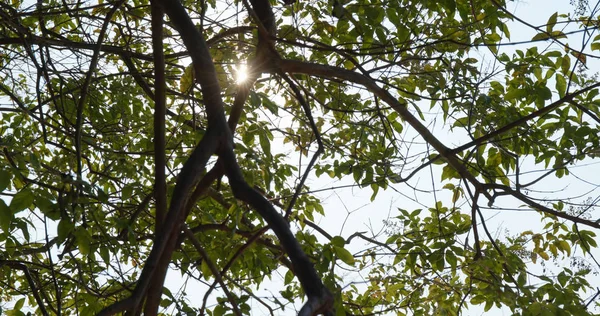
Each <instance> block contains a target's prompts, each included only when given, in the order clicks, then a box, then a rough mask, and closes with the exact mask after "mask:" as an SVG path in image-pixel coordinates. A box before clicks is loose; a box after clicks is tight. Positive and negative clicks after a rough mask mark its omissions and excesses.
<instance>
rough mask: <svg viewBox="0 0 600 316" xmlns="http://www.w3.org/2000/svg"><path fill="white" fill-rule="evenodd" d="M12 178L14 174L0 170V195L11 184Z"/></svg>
mask: <svg viewBox="0 0 600 316" xmlns="http://www.w3.org/2000/svg"><path fill="white" fill-rule="evenodd" d="M11 178H12V174H11V173H10V172H8V171H6V170H0V193H1V192H4V190H6V188H8V185H9V184H10V180H11Z"/></svg>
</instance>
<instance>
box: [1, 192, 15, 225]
mask: <svg viewBox="0 0 600 316" xmlns="http://www.w3.org/2000/svg"><path fill="white" fill-rule="evenodd" d="M13 217H14V215H13V212H12V211H11V210H10V208H9V207H8V206H7V205H6V203H5V202H4V200H2V199H0V228H1V229H2V230H3V231H4V232H6V233H8V232H10V223H11V222H12V220H13Z"/></svg>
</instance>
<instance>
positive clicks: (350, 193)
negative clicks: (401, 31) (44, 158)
mask: <svg viewBox="0 0 600 316" xmlns="http://www.w3.org/2000/svg"><path fill="white" fill-rule="evenodd" d="M510 8H511V11H512V12H514V13H515V14H516V15H517V16H519V17H521V18H522V19H523V20H525V21H527V22H528V23H531V24H533V25H543V24H545V23H546V21H547V19H548V17H549V16H550V15H552V14H553V13H554V12H556V11H560V12H573V11H574V7H573V6H571V5H570V4H569V3H568V1H558V0H546V1H544V0H529V1H517V2H511V4H510ZM509 29H510V31H511V34H512V35H511V42H521V41H528V40H530V39H531V38H532V37H533V35H535V32H533V31H531V30H530V29H529V28H528V27H526V26H523V25H521V24H520V23H519V22H513V23H511V24H509ZM550 44H551V43H549V42H540V43H539V45H540V48H546V47H549V49H559V47H558V46H555V45H550ZM569 45H570V46H571V47H573V48H575V49H577V48H580V47H581V42H580V41H577V40H575V39H570V40H569ZM525 47H528V46H527V45H523V47H520V46H503V47H502V48H501V50H502V51H504V52H506V53H507V54H511V53H512V52H513V51H514V50H515V49H525ZM472 54H475V55H477V57H478V58H483V59H484V60H489V61H492V60H493V58H492V57H491V56H490V55H489V53H487V52H486V51H485V50H480V51H474V52H472ZM599 65H600V63H599V62H598V61H597V60H593V59H589V60H588V68H590V71H592V72H594V69H600V67H598V66H599ZM425 108H428V106H427V107H425ZM440 113H441V112H440V111H439V109H436V108H434V109H432V110H430V111H428V112H425V113H424V114H425V116H426V120H427V121H428V122H430V125H429V128H430V130H432V131H434V134H435V135H436V136H438V137H439V138H440V140H441V141H443V142H448V143H449V144H454V145H457V146H458V145H460V144H463V143H465V142H467V141H468V139H466V138H465V139H449V137H447V136H450V133H447V132H446V131H445V130H444V126H443V124H442V122H441V120H440ZM415 136H416V135H415V134H414V131H411V130H410V129H408V128H407V129H406V135H405V138H406V139H411V138H413V137H415ZM452 137H456V134H454V133H453V134H452ZM412 150H415V151H418V150H419V149H418V148H416V149H415V148H413V149H412ZM290 158H291V159H295V158H294V157H293V156H290ZM580 165H581V167H577V168H574V169H572V174H571V176H569V177H568V178H567V179H565V178H563V179H560V180H559V179H552V178H550V179H548V180H546V181H544V182H543V183H540V184H539V185H538V186H537V187H536V188H537V189H538V190H539V191H540V192H544V191H545V192H547V193H546V194H547V195H548V196H553V197H554V196H564V197H572V196H581V197H580V198H579V199H577V200H574V202H582V200H583V199H585V198H587V197H591V198H593V199H596V198H598V197H599V196H600V194H599V191H598V185H597V184H596V183H597V175H598V174H600V167H599V165H598V162H597V161H593V160H590V161H589V162H586V163H585V164H580ZM523 168H524V169H527V168H529V169H532V172H531V173H529V174H528V175H526V176H525V179H522V180H523V181H526V178H527V177H530V178H532V179H533V178H534V177H536V176H539V173H540V172H543V171H539V170H537V169H535V167H533V166H532V165H531V163H530V162H525V163H524V164H523ZM440 175H441V170H439V169H437V168H436V167H435V166H434V167H432V169H430V170H424V171H422V172H421V173H420V174H419V175H418V176H417V177H415V178H414V179H413V180H412V181H411V184H412V185H414V186H418V187H419V188H420V189H422V190H432V189H436V190H439V189H440V186H441V185H440V184H439V183H436V182H437V181H439V180H440V179H441V177H440ZM352 183H353V181H352V179H351V178H350V179H342V180H335V179H330V178H328V177H326V176H322V177H320V178H316V177H314V176H313V177H311V178H310V179H309V181H308V183H307V184H308V186H309V187H310V188H311V189H312V190H323V191H321V192H319V193H317V196H318V197H320V198H321V200H322V202H323V206H324V208H325V212H326V214H325V216H322V217H320V218H318V219H317V220H316V222H317V223H318V224H319V226H321V227H322V228H324V229H325V230H326V231H328V232H329V233H332V234H337V235H340V236H342V237H346V238H347V237H348V236H349V235H351V234H352V233H354V232H357V231H360V232H365V233H366V234H367V235H372V237H374V238H378V239H379V240H380V241H385V239H386V238H387V236H385V234H383V233H384V231H385V230H386V225H385V223H386V222H387V221H389V220H390V219H391V218H393V217H394V216H396V215H397V208H403V209H407V210H414V209H418V208H424V205H426V206H430V205H431V199H432V196H431V194H430V193H424V192H423V193H420V192H415V191H414V190H408V188H407V187H406V186H404V185H403V186H397V188H396V189H397V191H394V190H391V189H389V190H387V191H380V192H379V194H378V196H377V198H376V200H375V201H373V202H371V201H370V197H371V193H372V192H371V190H370V189H368V188H367V189H365V190H363V189H360V188H358V187H347V188H342V189H339V188H338V187H340V186H344V185H350V184H352ZM557 184H558V186H557ZM332 188H336V189H335V190H332ZM582 193H584V194H582ZM437 198H438V199H440V200H445V201H449V200H450V195H449V193H447V192H444V191H441V192H440V191H438V192H437ZM7 202H8V201H7ZM497 202H498V203H499V204H500V205H502V206H504V207H506V208H514V209H517V208H519V207H520V205H518V204H515V203H514V202H512V201H508V200H506V201H505V200H503V199H499V200H498V201H497ZM464 207H465V208H468V205H465V206H464ZM596 214H597V215H600V214H598V212H596ZM484 215H485V217H486V223H487V225H488V227H489V228H490V229H491V230H492V232H493V233H494V234H496V236H497V237H498V238H503V236H505V235H506V234H507V233H511V234H512V233H518V232H522V231H525V230H529V229H539V228H541V223H540V221H539V215H538V214H537V213H535V212H532V211H527V210H523V211H499V210H491V209H488V210H485V213H484ZM315 234H316V235H317V236H319V234H318V233H315ZM319 238H320V239H321V241H324V240H325V239H324V238H322V237H321V236H319ZM364 245H365V244H364V243H361V242H358V241H357V242H353V243H352V244H350V245H349V246H348V249H349V250H351V251H353V252H359V251H361V250H363V249H364ZM595 254H596V255H597V256H600V252H598V251H597V250H596V251H595ZM532 268H533V269H534V271H535V270H536V269H537V270H539V271H541V269H543V268H544V267H542V266H541V265H540V264H538V265H532ZM546 268H549V267H546ZM550 268H551V267H550ZM283 273H285V272H284V270H281V269H280V270H278V271H276V272H275V273H274V274H273V275H272V277H273V280H272V281H271V282H268V283H265V284H263V285H262V286H261V290H260V291H259V293H263V294H264V295H265V296H271V295H275V294H277V291H278V290H279V289H282V288H283V286H282V279H283V276H284V274H283ZM278 274H280V275H278ZM361 281H362V276H361V275H359V274H355V273H349V274H348V275H347V278H346V279H345V280H344V282H345V285H348V284H350V283H352V282H361ZM590 283H592V285H593V286H594V287H600V278H593V279H590ZM181 286H182V280H181V278H180V274H179V272H177V271H171V272H170V273H169V277H168V287H169V288H170V289H171V291H172V292H173V293H176V292H177V291H178V289H179V288H181ZM205 289H206V287H202V286H192V285H188V286H187V289H186V292H187V293H188V295H189V299H190V300H192V301H201V298H202V296H203V294H204V290H205ZM584 297H585V295H584ZM297 306H301V305H300V302H299V304H297ZM253 308H255V309H256V312H257V313H256V314H254V313H253V315H260V314H261V313H263V312H265V311H264V310H261V309H260V307H259V304H255V305H253ZM290 311H291V310H286V311H285V312H282V313H281V314H279V315H291V313H290ZM598 312H600V310H598ZM481 314H483V310H482V308H479V307H472V308H469V309H468V310H465V311H464V313H463V315H481ZM485 315H492V316H496V315H510V313H509V312H508V311H507V310H505V309H492V310H491V311H489V312H487V313H485Z"/></svg>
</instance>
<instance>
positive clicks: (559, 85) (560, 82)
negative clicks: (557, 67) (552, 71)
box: [555, 74, 567, 98]
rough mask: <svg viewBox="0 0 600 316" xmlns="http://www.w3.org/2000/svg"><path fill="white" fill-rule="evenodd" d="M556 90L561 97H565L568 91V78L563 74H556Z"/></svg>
mask: <svg viewBox="0 0 600 316" xmlns="http://www.w3.org/2000/svg"><path fill="white" fill-rule="evenodd" d="M555 78H556V91H558V96H559V97H561V98H562V97H564V96H565V94H566V93H567V80H566V79H565V77H564V76H563V75H561V74H556V77H555Z"/></svg>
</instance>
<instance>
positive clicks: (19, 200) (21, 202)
mask: <svg viewBox="0 0 600 316" xmlns="http://www.w3.org/2000/svg"><path fill="white" fill-rule="evenodd" d="M32 204H33V193H31V191H29V189H23V190H21V191H19V192H18V193H17V194H15V196H13V198H12V200H11V201H10V209H11V210H12V212H13V213H14V214H16V213H19V212H21V211H22V210H24V209H26V208H29V207H30V206H31V205H32Z"/></svg>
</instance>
